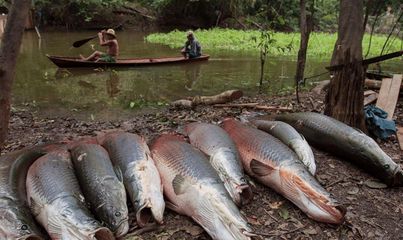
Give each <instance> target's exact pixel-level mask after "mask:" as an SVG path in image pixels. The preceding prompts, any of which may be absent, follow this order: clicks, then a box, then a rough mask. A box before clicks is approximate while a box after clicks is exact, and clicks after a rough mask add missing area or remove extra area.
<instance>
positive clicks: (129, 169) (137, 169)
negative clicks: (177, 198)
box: [101, 132, 165, 227]
mask: <svg viewBox="0 0 403 240" xmlns="http://www.w3.org/2000/svg"><path fill="white" fill-rule="evenodd" d="M101 142H102V145H103V146H104V147H105V148H106V150H107V151H108V152H109V156H110V158H111V160H112V163H113V164H114V165H115V167H116V168H118V169H120V170H119V171H121V172H122V175H123V183H124V185H125V187H126V190H127V192H128V194H129V197H130V199H131V201H132V203H133V206H134V209H135V212H136V219H137V223H138V224H139V226H141V227H143V226H145V225H146V224H147V223H148V222H149V221H151V220H152V218H153V219H154V220H155V221H156V222H158V223H162V222H163V215H164V210H165V202H164V197H163V194H162V183H161V179H160V175H159V173H158V170H157V168H156V167H155V165H154V162H153V160H152V159H151V156H150V150H149V148H148V146H147V144H146V143H145V141H144V139H143V138H141V137H140V136H138V135H135V134H131V133H124V132H121V133H119V132H118V133H109V134H107V135H106V136H104V139H103V140H101Z"/></svg>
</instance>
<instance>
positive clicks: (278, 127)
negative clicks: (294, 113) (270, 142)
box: [251, 120, 316, 175]
mask: <svg viewBox="0 0 403 240" xmlns="http://www.w3.org/2000/svg"><path fill="white" fill-rule="evenodd" d="M251 122H252V124H253V125H255V126H256V127H257V128H258V129H260V130H263V131H265V132H267V133H269V134H270V135H273V136H274V137H276V138H278V139H280V141H282V142H283V143H284V144H285V145H287V146H288V147H290V148H291V149H292V150H293V151H294V152H295V153H296V154H297V156H298V158H299V159H300V160H301V161H302V163H304V165H305V166H306V167H307V168H308V170H309V172H311V173H312V175H315V172H316V164H315V157H314V155H313V152H312V149H311V147H310V146H309V144H308V143H307V141H306V140H305V138H304V137H303V136H302V135H301V134H299V133H298V132H297V131H296V130H295V129H294V128H293V127H292V126H290V125H289V124H287V123H285V122H281V121H267V120H253V121H251Z"/></svg>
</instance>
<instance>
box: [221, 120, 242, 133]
mask: <svg viewBox="0 0 403 240" xmlns="http://www.w3.org/2000/svg"><path fill="white" fill-rule="evenodd" d="M239 124H240V123H239V122H238V121H237V120H235V119H234V118H225V119H224V120H223V121H222V127H223V128H224V129H225V130H226V131H227V132H231V131H233V130H235V128H236V127H237V126H238V125H239Z"/></svg>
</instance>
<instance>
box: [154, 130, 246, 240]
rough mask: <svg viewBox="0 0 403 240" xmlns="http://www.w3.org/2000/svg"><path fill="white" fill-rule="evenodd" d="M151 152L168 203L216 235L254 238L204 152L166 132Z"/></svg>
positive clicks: (230, 239)
mask: <svg viewBox="0 0 403 240" xmlns="http://www.w3.org/2000/svg"><path fill="white" fill-rule="evenodd" d="M151 154H152V156H153V159H154V161H155V163H156V166H157V167H158V170H159V171H160V174H161V178H162V181H163V185H164V193H165V195H166V197H167V200H168V201H169V202H168V203H169V205H168V206H170V207H171V208H172V209H173V210H174V211H176V212H178V213H180V214H184V215H187V216H189V217H191V218H192V219H193V220H194V221H196V222H197V223H198V224H200V225H201V226H202V227H203V228H204V229H205V230H206V231H207V233H208V234H209V235H210V236H211V237H212V238H213V239H217V240H218V239H220V240H234V239H237V240H250V237H248V235H247V234H250V232H251V229H250V227H249V226H248V225H247V222H246V220H245V218H244V217H243V216H242V215H241V214H240V212H239V210H238V209H237V207H236V205H235V204H234V202H233V201H232V200H231V197H230V196H229V194H228V192H227V191H226V189H225V187H224V185H223V183H222V182H221V180H220V178H219V176H218V175H217V173H216V172H215V170H214V168H213V167H212V166H211V165H210V164H209V161H208V159H207V158H206V156H205V155H204V154H203V153H202V152H200V151H199V150H197V149H196V148H194V147H192V146H191V145H190V144H188V143H186V142H185V141H183V139H179V138H178V137H177V136H172V135H162V136H160V137H159V138H158V139H157V140H155V141H154V143H153V145H152V146H151Z"/></svg>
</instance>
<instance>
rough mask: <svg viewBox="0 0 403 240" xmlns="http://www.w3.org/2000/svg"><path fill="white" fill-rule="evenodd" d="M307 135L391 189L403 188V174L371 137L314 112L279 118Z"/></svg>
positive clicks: (309, 139)
mask: <svg viewBox="0 0 403 240" xmlns="http://www.w3.org/2000/svg"><path fill="white" fill-rule="evenodd" d="M276 119H277V120H280V121H284V122H287V123H288V124H290V125H291V126H293V127H294V128H295V129H296V130H297V131H298V132H300V133H301V134H303V135H304V136H305V138H306V139H307V140H308V142H309V143H310V144H312V145H314V146H317V147H319V148H321V149H324V150H326V151H329V152H332V153H334V154H336V155H338V156H342V157H344V158H346V159H348V160H349V161H351V162H353V163H355V164H356V165H357V166H360V167H362V168H364V169H365V170H366V171H368V172H369V173H371V174H373V175H374V176H376V177H378V178H379V179H381V180H382V181H384V182H385V183H386V184H388V185H389V186H403V171H402V169H401V168H400V167H399V165H397V164H396V163H395V162H394V161H393V160H392V159H391V158H390V157H389V156H388V155H387V154H386V153H385V152H384V151H383V150H382V149H381V148H380V147H379V145H378V144H377V143H376V142H375V141H374V140H373V139H372V138H370V137H368V136H367V135H366V134H364V133H363V132H361V131H359V130H356V129H354V128H352V127H350V126H348V125H347V124H344V123H342V122H340V121H338V120H336V119H334V118H331V117H328V116H325V115H322V114H319V113H313V112H303V113H292V114H285V115H280V116H277V117H276Z"/></svg>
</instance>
